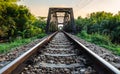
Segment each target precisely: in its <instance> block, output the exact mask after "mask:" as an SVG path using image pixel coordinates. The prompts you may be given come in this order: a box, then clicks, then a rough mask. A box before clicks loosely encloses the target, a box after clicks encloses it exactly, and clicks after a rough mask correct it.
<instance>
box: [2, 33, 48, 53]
mask: <svg viewBox="0 0 120 74" xmlns="http://www.w3.org/2000/svg"><path fill="white" fill-rule="evenodd" d="M44 36H46V34H44V33H41V34H39V35H37V36H35V37H31V38H24V39H22V38H19V39H15V40H14V41H12V42H7V43H0V53H7V52H8V51H10V50H11V49H13V48H15V47H19V46H21V45H25V44H27V43H30V42H31V41H33V40H35V39H37V38H42V37H44Z"/></svg>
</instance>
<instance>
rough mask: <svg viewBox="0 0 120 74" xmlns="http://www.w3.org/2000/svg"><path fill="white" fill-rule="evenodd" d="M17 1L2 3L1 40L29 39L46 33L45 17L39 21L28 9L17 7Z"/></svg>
mask: <svg viewBox="0 0 120 74" xmlns="http://www.w3.org/2000/svg"><path fill="white" fill-rule="evenodd" d="M13 1H14V2H16V0H1V2H0V38H6V39H11V38H12V39H14V38H16V37H18V36H20V37H22V38H29V37H33V36H35V35H38V34H40V33H43V32H45V31H44V30H45V25H46V22H45V21H44V19H45V17H39V19H37V18H36V17H35V16H33V15H32V14H31V13H30V11H29V10H28V8H27V7H26V6H23V5H20V6H19V5H17V4H16V3H13Z"/></svg>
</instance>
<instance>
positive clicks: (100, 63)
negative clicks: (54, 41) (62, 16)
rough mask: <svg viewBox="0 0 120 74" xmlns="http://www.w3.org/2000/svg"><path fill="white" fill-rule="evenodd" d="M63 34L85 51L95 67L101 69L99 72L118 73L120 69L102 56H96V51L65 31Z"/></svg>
mask: <svg viewBox="0 0 120 74" xmlns="http://www.w3.org/2000/svg"><path fill="white" fill-rule="evenodd" d="M64 34H65V35H66V36H67V37H69V38H70V40H72V41H73V42H75V43H77V45H78V46H79V47H80V48H82V50H83V51H85V53H87V55H88V56H89V58H90V59H91V60H93V61H94V62H95V65H96V67H98V70H99V71H101V73H100V74H120V70H118V69H117V68H116V67H114V66H113V65H111V64H110V63H108V62H107V61H105V60H104V59H103V58H101V57H100V56H98V55H97V54H96V53H94V52H93V51H91V50H90V49H89V48H87V47H86V46H85V45H83V44H82V43H80V42H79V41H78V40H76V39H75V38H72V37H70V35H69V34H68V33H66V32H64Z"/></svg>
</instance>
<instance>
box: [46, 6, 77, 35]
mask: <svg viewBox="0 0 120 74" xmlns="http://www.w3.org/2000/svg"><path fill="white" fill-rule="evenodd" d="M58 12H59V13H65V15H64V16H57V13H58ZM58 17H63V18H64V19H63V23H61V24H63V25H67V24H68V22H70V25H71V29H72V32H73V33H75V32H76V28H75V22H74V15H73V9H72V8H49V12H48V17H47V25H46V33H48V32H49V30H50V26H51V24H50V23H51V21H52V22H56V23H54V24H55V25H58V24H59V22H58Z"/></svg>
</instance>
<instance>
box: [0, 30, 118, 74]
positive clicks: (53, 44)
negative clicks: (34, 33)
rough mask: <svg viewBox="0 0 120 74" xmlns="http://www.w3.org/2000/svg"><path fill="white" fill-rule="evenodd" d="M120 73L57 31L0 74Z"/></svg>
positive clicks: (81, 45) (66, 35) (67, 35)
mask: <svg viewBox="0 0 120 74" xmlns="http://www.w3.org/2000/svg"><path fill="white" fill-rule="evenodd" d="M18 73H19V74H120V71H119V70H118V69H117V68H115V67H114V66H112V65H111V64H109V63H108V62H106V61H105V60H104V59H102V58H101V57H99V56H98V55H97V54H95V53H93V52H92V51H91V50H89V49H88V48H87V47H85V46H84V45H83V44H81V43H80V42H78V41H77V40H76V39H72V38H71V37H70V36H69V34H68V33H65V32H64V33H63V32H55V33H53V34H52V35H50V36H49V37H48V38H46V39H44V40H43V41H41V42H40V43H38V44H37V45H36V46H34V47H33V48H31V49H30V50H28V51H27V52H25V53H24V54H22V55H21V56H20V57H18V58H17V59H15V60H14V61H12V62H11V63H9V64H8V65H6V66H5V67H3V68H2V69H1V70H0V74H18Z"/></svg>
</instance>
